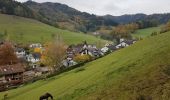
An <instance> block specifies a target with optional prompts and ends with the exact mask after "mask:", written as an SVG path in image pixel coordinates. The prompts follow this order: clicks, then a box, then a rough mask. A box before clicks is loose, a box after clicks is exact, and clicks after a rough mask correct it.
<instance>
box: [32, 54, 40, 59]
mask: <svg viewBox="0 0 170 100" xmlns="http://www.w3.org/2000/svg"><path fill="white" fill-rule="evenodd" d="M32 56H33V57H34V58H35V59H40V58H41V54H40V53H32Z"/></svg>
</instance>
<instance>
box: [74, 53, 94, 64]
mask: <svg viewBox="0 0 170 100" xmlns="http://www.w3.org/2000/svg"><path fill="white" fill-rule="evenodd" d="M91 59H92V57H91V56H90V55H80V54H77V55H76V56H75V57H74V61H76V62H79V63H80V62H86V61H90V60H91Z"/></svg>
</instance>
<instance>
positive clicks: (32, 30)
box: [0, 14, 106, 44]
mask: <svg viewBox="0 0 170 100" xmlns="http://www.w3.org/2000/svg"><path fill="white" fill-rule="evenodd" d="M4 33H7V36H6V38H7V39H9V40H13V41H15V42H18V43H32V42H47V41H50V40H52V39H53V38H54V36H55V35H56V34H59V35H60V36H61V37H62V38H63V40H64V41H65V42H66V43H67V44H75V43H81V42H82V41H85V40H86V41H87V42H89V43H96V42H98V41H102V42H106V41H104V40H101V39H99V38H97V37H94V36H91V35H86V34H83V33H76V32H70V31H67V30H62V29H58V28H55V27H52V26H49V25H46V24H43V23H41V22H39V21H36V20H32V19H28V18H23V17H17V16H12V15H4V14H0V34H4Z"/></svg>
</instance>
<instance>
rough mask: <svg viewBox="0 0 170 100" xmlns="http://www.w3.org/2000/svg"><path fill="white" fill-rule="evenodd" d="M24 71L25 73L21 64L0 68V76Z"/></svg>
mask: <svg viewBox="0 0 170 100" xmlns="http://www.w3.org/2000/svg"><path fill="white" fill-rule="evenodd" d="M24 71H25V69H24V66H23V65H22V64H15V65H3V66H0V74H1V75H8V74H15V73H20V72H24Z"/></svg>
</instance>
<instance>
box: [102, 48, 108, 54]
mask: <svg viewBox="0 0 170 100" xmlns="http://www.w3.org/2000/svg"><path fill="white" fill-rule="evenodd" d="M101 51H102V52H103V53H106V52H108V51H109V48H108V47H103V48H102V49H101Z"/></svg>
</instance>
